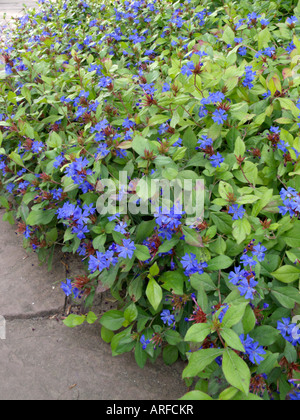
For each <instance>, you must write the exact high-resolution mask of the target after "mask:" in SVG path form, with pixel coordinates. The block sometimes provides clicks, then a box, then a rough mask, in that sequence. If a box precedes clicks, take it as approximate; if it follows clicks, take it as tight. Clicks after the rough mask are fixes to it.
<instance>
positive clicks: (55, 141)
mask: <svg viewBox="0 0 300 420" xmlns="http://www.w3.org/2000/svg"><path fill="white" fill-rule="evenodd" d="M47 144H48V146H49V147H51V148H52V149H56V148H57V149H59V148H61V146H62V138H61V137H60V135H59V134H57V133H56V132H55V131H52V133H51V134H50V137H49V140H48V141H47Z"/></svg>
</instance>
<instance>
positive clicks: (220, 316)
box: [218, 305, 229, 323]
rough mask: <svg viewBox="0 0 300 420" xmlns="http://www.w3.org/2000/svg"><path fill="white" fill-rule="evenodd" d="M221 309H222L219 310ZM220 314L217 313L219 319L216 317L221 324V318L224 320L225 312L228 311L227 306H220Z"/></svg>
mask: <svg viewBox="0 0 300 420" xmlns="http://www.w3.org/2000/svg"><path fill="white" fill-rule="evenodd" d="M221 308H222V309H221ZM221 308H220V309H221V312H220V313H219V317H218V319H219V321H220V323H222V322H223V318H224V316H225V314H226V312H227V311H228V309H229V305H222V306H221Z"/></svg>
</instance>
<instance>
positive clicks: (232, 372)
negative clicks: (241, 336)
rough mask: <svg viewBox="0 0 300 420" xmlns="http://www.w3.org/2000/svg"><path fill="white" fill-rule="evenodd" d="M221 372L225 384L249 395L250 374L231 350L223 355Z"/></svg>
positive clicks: (242, 361)
mask: <svg viewBox="0 0 300 420" xmlns="http://www.w3.org/2000/svg"><path fill="white" fill-rule="evenodd" d="M222 370H223V373H224V376H225V378H226V380H227V382H228V383H229V384H230V385H232V386H234V387H235V388H237V389H239V390H240V391H242V392H243V393H245V394H246V395H248V394H249V387H250V378H251V373H250V370H249V368H248V366H247V364H246V363H245V362H244V360H242V359H241V358H240V357H239V356H238V355H237V354H236V353H235V352H234V351H233V350H230V349H226V350H225V352H224V354H223V362H222Z"/></svg>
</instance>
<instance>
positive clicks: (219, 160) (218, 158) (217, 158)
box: [209, 152, 224, 168]
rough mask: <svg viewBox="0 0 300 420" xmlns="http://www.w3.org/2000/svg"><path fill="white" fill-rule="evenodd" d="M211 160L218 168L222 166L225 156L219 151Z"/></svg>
mask: <svg viewBox="0 0 300 420" xmlns="http://www.w3.org/2000/svg"><path fill="white" fill-rule="evenodd" d="M209 160H210V161H211V164H212V166H213V167H214V168H217V167H218V168H220V167H221V163H223V162H224V158H223V157H222V155H221V154H220V153H219V152H217V154H214V155H212V156H210V157H209Z"/></svg>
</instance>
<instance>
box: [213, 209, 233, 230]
mask: <svg viewBox="0 0 300 420" xmlns="http://www.w3.org/2000/svg"><path fill="white" fill-rule="evenodd" d="M211 218H212V221H213V223H214V224H215V225H216V226H217V229H218V232H219V233H221V234H222V235H228V234H230V233H231V232H232V218H231V216H229V214H227V213H212V214H211Z"/></svg>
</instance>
